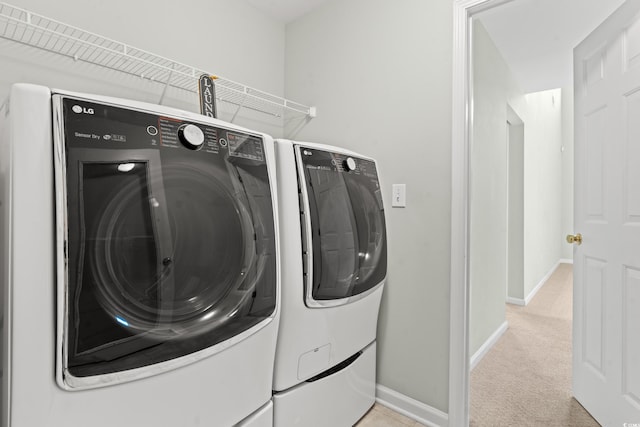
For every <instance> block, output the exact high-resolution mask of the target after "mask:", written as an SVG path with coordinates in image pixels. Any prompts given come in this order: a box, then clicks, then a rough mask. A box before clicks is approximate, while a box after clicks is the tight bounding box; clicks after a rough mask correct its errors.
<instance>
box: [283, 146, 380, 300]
mask: <svg viewBox="0 0 640 427" xmlns="http://www.w3.org/2000/svg"><path fill="white" fill-rule="evenodd" d="M296 151H297V153H296V154H297V156H298V162H299V165H300V168H299V171H298V174H299V177H300V178H302V181H303V182H302V187H303V192H305V193H306V197H303V198H302V199H301V203H302V204H303V205H304V204H305V199H306V201H307V203H308V207H307V206H301V211H303V212H304V213H303V220H302V222H303V227H305V228H306V230H303V233H302V234H303V236H304V238H303V240H305V252H306V253H308V254H309V253H310V254H311V258H310V259H309V258H307V259H306V260H305V261H304V262H305V263H306V265H307V266H308V267H309V268H307V269H306V274H307V278H306V286H307V292H306V304H307V305H308V306H316V307H322V306H328V305H339V304H345V303H348V302H351V301H354V300H357V299H358V297H362V296H364V295H366V294H367V292H369V291H371V290H372V289H374V288H376V287H377V286H378V285H380V284H381V283H382V282H383V281H384V278H385V277H386V272H387V244H386V231H385V218H384V207H383V203H382V195H381V189H380V183H379V181H378V176H377V170H376V165H375V163H374V162H373V161H371V160H368V159H361V158H355V157H351V156H346V155H343V154H339V153H331V152H328V151H323V150H318V149H312V148H307V147H302V146H300V147H297V148H296ZM347 162H350V165H349V166H348V165H347ZM351 162H354V163H351ZM351 167H353V169H352V168H351ZM309 249H310V250H309ZM309 270H311V273H309Z"/></svg>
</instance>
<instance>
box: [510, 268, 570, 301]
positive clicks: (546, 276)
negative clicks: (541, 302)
mask: <svg viewBox="0 0 640 427" xmlns="http://www.w3.org/2000/svg"><path fill="white" fill-rule="evenodd" d="M560 264H573V260H572V259H569V258H561V259H559V260H558V262H556V263H555V264H554V265H553V267H551V270H549V271H548V272H547V274H545V275H544V277H543V278H542V279H540V281H539V282H538V284H537V285H536V287H535V288H533V289H532V290H531V292H529V295H527V297H526V298H525V299H522V298H512V297H507V303H508V304H515V305H522V306H525V305H528V304H529V303H530V302H531V300H532V299H533V297H535V296H536V294H537V293H538V291H539V290H540V288H542V286H543V285H544V284H545V283H547V280H549V278H550V277H551V275H552V274H553V272H554V271H556V269H557V268H558V266H560Z"/></svg>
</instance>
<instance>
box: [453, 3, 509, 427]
mask: <svg viewBox="0 0 640 427" xmlns="http://www.w3.org/2000/svg"><path fill="white" fill-rule="evenodd" d="M511 1H516V0H454V1H453V76H452V77H453V85H452V86H453V99H452V120H451V124H452V129H451V272H450V281H451V283H450V296H449V298H450V307H449V316H450V317H449V328H450V329H449V410H448V412H449V414H448V425H449V426H450V427H458V426H468V425H469V218H470V216H469V176H470V174H469V152H470V151H469V147H470V146H471V138H472V133H471V129H472V125H473V114H472V113H473V85H472V77H473V75H472V72H471V65H472V62H471V52H472V44H471V43H472V34H473V31H472V30H473V28H472V22H471V18H472V16H473V15H475V14H477V13H478V12H481V11H483V10H487V9H490V8H493V7H496V6H499V5H501V4H504V3H508V2H511Z"/></svg>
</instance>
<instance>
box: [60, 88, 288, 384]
mask: <svg viewBox="0 0 640 427" xmlns="http://www.w3.org/2000/svg"><path fill="white" fill-rule="evenodd" d="M75 106H79V107H80V108H78V109H77V110H78V111H80V112H76V111H75V110H74V107H75ZM89 110H90V111H92V112H93V113H92V114H89V115H84V114H83V113H82V111H89ZM62 113H63V118H64V132H63V135H62V138H63V140H64V145H63V149H64V152H65V153H66V154H65V158H66V170H65V173H64V179H63V181H64V183H65V186H64V190H65V192H66V196H67V197H66V203H64V204H63V206H64V212H59V214H61V215H63V216H64V218H65V219H66V220H65V221H64V223H65V224H66V228H67V230H66V236H61V237H62V238H64V239H65V242H66V248H67V252H68V253H67V258H66V259H65V260H64V261H65V265H66V275H67V277H66V281H65V283H60V284H59V295H60V296H61V297H60V301H61V304H60V307H59V317H60V319H61V320H62V322H61V323H62V326H59V332H60V335H61V340H62V343H61V346H60V347H61V348H60V351H61V357H60V366H59V378H58V382H59V383H60V385H61V386H62V387H64V388H68V389H79V388H88V387H97V386H102V385H107V384H112V383H115V382H122V381H127V380H131V379H136V378H140V377H144V376H148V375H152V374H155V373H158V372H162V371H164V370H168V369H173V368H175V367H177V366H181V365H183V364H185V363H191V362H193V361H195V360H199V359H200V358H202V357H206V356H209V355H211V354H213V353H215V352H217V351H221V350H223V349H224V348H226V347H227V346H229V345H231V344H233V343H234V342H237V341H239V340H241V339H244V338H246V337H247V336H249V335H250V334H252V333H254V332H256V331H257V330H258V329H259V328H261V327H263V326H264V325H265V322H266V321H271V318H272V316H273V315H274V313H275V307H276V259H275V238H274V237H275V236H274V220H273V208H272V202H271V192H270V185H269V176H268V173H267V167H266V160H265V158H264V150H263V145H262V144H263V141H262V140H261V139H260V138H259V137H257V136H254V135H248V134H243V133H240V132H234V131H231V130H226V129H222V128H214V127H212V126H209V125H205V124H194V123H189V124H190V125H192V126H197V127H198V129H200V131H201V132H202V135H204V143H203V144H202V147H201V148H199V149H194V147H193V146H188V145H186V144H182V143H181V139H180V138H179V137H178V136H177V135H178V133H179V129H181V128H183V126H185V125H186V123H185V122H183V121H182V120H180V119H177V118H167V117H164V116H156V115H152V114H148V113H143V112H139V111H133V110H127V109H124V108H119V107H115V106H108V105H101V104H96V103H90V102H88V101H83V100H76V99H64V101H63V109H62ZM183 129H184V128H183ZM156 130H157V133H158V134H157V135H156V134H155V133H156ZM192 131H194V132H195V133H196V134H197V133H198V131H197V130H193V129H192ZM187 142H188V141H187ZM61 268H64V267H61Z"/></svg>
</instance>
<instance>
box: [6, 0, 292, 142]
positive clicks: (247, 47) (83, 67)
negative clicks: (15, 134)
mask: <svg viewBox="0 0 640 427" xmlns="http://www.w3.org/2000/svg"><path fill="white" fill-rule="evenodd" d="M12 3H15V2H12ZM16 5H17V6H19V7H23V8H25V9H28V10H30V11H32V12H35V13H39V14H42V15H45V16H47V17H50V18H53V19H56V20H59V21H62V22H64V23H66V24H71V25H74V26H76V27H79V28H81V29H84V30H88V31H92V32H94V33H98V34H100V35H103V36H105V37H108V38H112V39H115V40H117V41H120V42H124V43H127V44H129V45H131V46H134V47H137V48H140V49H144V50H147V51H150V52H152V53H155V54H158V55H162V56H165V57H167V58H169V59H172V60H176V61H179V62H182V63H186V64H187V65H191V66H194V67H198V68H200V69H204V70H207V71H208V72H211V73H214V74H219V75H221V76H224V77H226V78H229V79H232V80H235V81H238V82H241V83H243V84H246V85H249V86H253V87H255V88H258V89H261V90H264V91H267V92H270V93H273V94H275V95H280V96H282V95H283V94H284V49H285V48H284V46H285V28H284V24H282V23H280V22H277V21H275V20H273V19H271V18H269V17H267V16H265V15H264V14H262V13H260V12H259V11H257V10H255V9H253V8H252V7H250V6H248V5H247V4H246V3H245V2H241V1H235V0H208V1H206V2H193V1H182V2H175V1H158V0H136V1H128V0H109V1H86V0H56V1H49V0H20V1H19V4H16ZM0 65H1V69H2V72H1V73H0V99H4V98H5V96H6V95H7V94H8V89H9V85H10V84H11V83H15V82H28V83H38V84H43V85H47V86H53V87H57V88H61V89H67V90H75V91H82V92H89V93H98V94H102V95H110V96H120V97H125V98H132V99H137V100H142V101H147V102H154V103H157V102H158V101H159V99H160V95H161V93H162V90H163V86H161V85H159V84H157V83H152V82H150V81H148V80H143V79H141V78H138V77H129V76H126V75H123V74H121V73H117V72H112V71H105V70H104V69H101V68H98V67H96V66H90V65H87V64H85V63H81V62H74V61H73V59H70V58H63V57H60V56H55V55H51V54H47V53H45V52H44V51H42V50H37V49H33V48H27V47H25V46H22V45H19V44H16V43H14V42H10V41H8V40H5V39H0ZM195 88H196V87H195V86H194V89H195ZM164 103H165V104H166V105H171V106H174V107H178V108H183V109H188V110H191V111H198V108H199V107H198V103H197V95H195V94H194V95H192V94H188V93H186V92H184V91H179V90H169V91H168V93H167V99H166V101H165V102H164ZM233 111H234V109H233V108H231V107H230V106H229V105H222V104H221V105H220V113H221V114H219V117H220V118H222V119H226V120H229V119H230V118H231V115H232V112H233ZM236 123H238V124H240V125H243V126H247V127H250V128H253V129H256V130H260V131H265V132H268V133H271V134H273V135H274V136H280V135H281V134H282V126H283V122H282V119H281V118H275V117H272V116H267V115H264V114H261V113H254V112H250V111H249V110H246V109H245V110H242V111H241V112H240V114H239V116H238V119H237V120H236Z"/></svg>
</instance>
